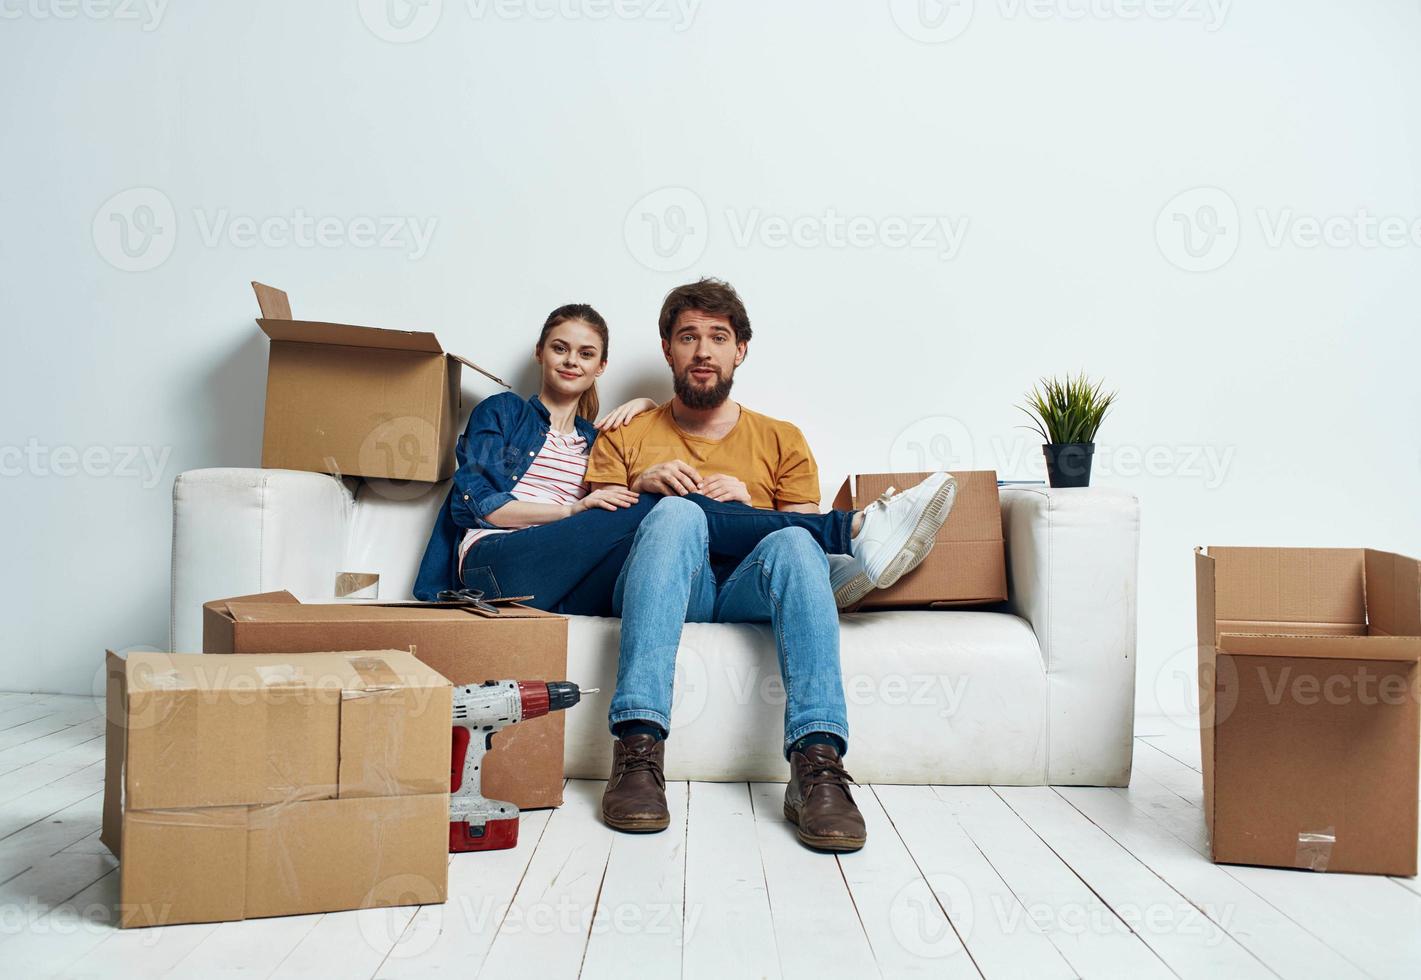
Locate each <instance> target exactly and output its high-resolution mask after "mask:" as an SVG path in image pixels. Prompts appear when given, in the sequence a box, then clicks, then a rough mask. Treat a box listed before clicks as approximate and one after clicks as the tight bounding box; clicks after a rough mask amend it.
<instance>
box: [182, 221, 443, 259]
mask: <svg viewBox="0 0 1421 980" xmlns="http://www.w3.org/2000/svg"><path fill="white" fill-rule="evenodd" d="M192 214H193V220H194V221H195V222H196V223H197V231H198V238H199V240H200V241H201V242H202V244H203V246H204V247H206V248H217V247H218V246H219V245H223V244H227V245H231V246H232V247H234V248H255V247H256V246H258V245H261V246H263V247H265V248H289V247H295V248H343V247H345V246H349V247H351V248H361V249H366V248H379V249H390V250H392V251H400V252H404V253H405V255H406V257H407V258H409V260H410V261H411V262H418V261H419V260H420V259H422V258H424V256H425V254H426V253H428V251H429V244H430V242H431V241H432V240H433V239H434V230H435V228H436V227H438V225H439V219H438V218H436V217H432V216H431V217H429V218H427V219H423V220H421V219H420V218H418V217H415V216H413V215H403V214H396V215H364V214H362V215H356V216H355V217H353V218H343V217H339V216H336V215H323V216H320V217H317V216H315V215H311V214H307V213H306V211H305V210H303V209H302V208H296V209H295V210H294V211H292V212H291V213H290V214H271V215H263V216H260V217H258V216H255V215H249V214H237V215H234V214H232V213H231V212H230V211H229V210H227V209H226V208H218V209H217V210H215V211H208V210H205V209H202V208H195V209H194V210H193V213H192Z"/></svg>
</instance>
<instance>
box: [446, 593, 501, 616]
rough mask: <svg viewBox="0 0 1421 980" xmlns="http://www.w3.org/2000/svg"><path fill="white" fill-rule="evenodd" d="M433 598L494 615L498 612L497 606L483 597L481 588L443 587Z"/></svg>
mask: <svg viewBox="0 0 1421 980" xmlns="http://www.w3.org/2000/svg"><path fill="white" fill-rule="evenodd" d="M435 598H436V599H437V600H438V601H440V602H457V603H459V604H460V605H464V606H473V607H474V608H475V609H482V610H483V611H484V612H488V613H493V614H494V615H497V614H498V607H497V606H495V605H494V604H493V603H491V602H489V601H488V600H487V599H485V598H484V592H483V589H445V590H444V591H443V592H440V593H439V594H438V595H437V596H435Z"/></svg>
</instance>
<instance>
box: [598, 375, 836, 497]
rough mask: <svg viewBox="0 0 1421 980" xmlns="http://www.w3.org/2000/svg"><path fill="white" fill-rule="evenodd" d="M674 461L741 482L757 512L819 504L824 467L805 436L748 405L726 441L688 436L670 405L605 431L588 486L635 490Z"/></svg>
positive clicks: (601, 437) (702, 472)
mask: <svg viewBox="0 0 1421 980" xmlns="http://www.w3.org/2000/svg"><path fill="white" fill-rule="evenodd" d="M673 459H679V460H682V461H684V462H686V463H690V464H691V465H692V466H694V467H695V468H696V471H697V472H699V473H700V474H701V476H702V477H710V476H713V475H715V474H716V473H724V474H726V475H728V476H733V477H735V478H736V479H738V480H740V481H741V482H742V483H744V484H745V486H746V487H747V488H748V489H749V491H750V501H751V503H752V504H753V505H754V506H756V507H763V508H766V509H774V508H775V507H777V506H778V505H780V504H818V503H819V467H818V466H817V465H816V464H815V462H814V454H813V453H811V452H810V451H809V443H808V442H806V441H805V438H804V433H802V432H800V431H799V429H798V428H797V427H796V426H794V425H791V424H790V423H788V422H782V421H780V420H779V419H772V418H770V417H769V416H768V415H761V414H760V413H759V412H752V411H750V409H748V408H746V407H745V406H744V405H742V406H740V418H739V420H737V421H736V423H735V427H734V428H733V429H731V430H730V431H729V432H727V433H726V434H725V435H724V436H723V437H722V438H720V439H703V438H701V437H700V436H693V435H690V434H689V433H687V432H684V431H683V430H682V429H681V427H680V426H678V425H677V424H676V420H675V419H674V418H673V417H672V415H671V403H670V402H669V401H668V402H667V403H666V404H664V405H661V406H660V407H658V408H654V409H652V410H651V411H649V412H646V413H644V414H642V415H638V416H637V417H636V418H634V419H632V420H631V421H630V422H628V423H627V424H626V425H624V426H622V427H621V428H620V429H616V430H614V431H612V432H603V433H601V434H600V435H598V437H597V441H596V442H594V443H593V444H592V458H591V460H590V461H589V462H588V464H587V482H589V483H617V484H624V485H627V486H630V485H631V483H632V481H633V480H635V479H636V478H637V477H638V476H640V475H641V474H642V473H643V472H644V471H645V470H647V469H649V468H651V467H652V466H655V465H656V464H657V463H665V462H669V461H670V460H673Z"/></svg>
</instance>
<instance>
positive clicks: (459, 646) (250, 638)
mask: <svg viewBox="0 0 1421 980" xmlns="http://www.w3.org/2000/svg"><path fill="white" fill-rule="evenodd" d="M500 609H502V612H501V613H500V614H499V616H498V617H497V618H493V617H489V616H486V615H483V614H480V613H479V612H477V611H476V610H474V609H472V608H471V607H467V606H464V607H461V606H449V605H439V604H422V603H383V604H382V603H329V604H316V603H313V604H305V603H301V602H299V601H298V600H297V599H296V597H295V596H293V595H291V593H289V592H270V593H266V594H263V595H256V596H242V597H238V598H234V599H220V600H217V601H215V602H209V603H207V604H206V605H204V606H203V613H202V649H203V650H204V651H205V652H207V653H271V652H285V651H292V650H296V651H303V650H330V649H337V650H362V649H368V648H386V647H389V648H398V649H407V650H410V651H411V652H413V653H414V655H415V656H416V657H418V658H419V659H420V660H422V661H424V662H425V663H426V664H428V665H429V666H431V667H433V668H434V669H435V670H437V671H439V673H440V674H442V675H444V676H445V677H447V678H449V680H450V681H451V682H452V683H453V684H455V685H458V686H462V685H464V684H477V683H480V682H482V681H486V680H500V679H503V678H514V679H517V680H539V681H551V680H566V679H567V620H566V619H565V618H564V617H562V616H557V615H554V614H553V613H548V612H543V611H542V610H540V609H534V608H532V607H531V606H523V605H520V604H517V603H513V604H509V605H506V606H504V605H501V606H500ZM572 710H574V711H578V710H583V709H582V708H581V707H579V708H574V709H572ZM563 725H564V723H563V712H561V711H553V712H549V713H548V714H546V715H544V716H543V717H541V718H532V719H529V720H528V721H524V722H519V723H518V724H517V725H513V726H511V727H509V728H505V729H504V730H503V731H501V732H499V733H498V734H496V735H495V736H494V737H493V748H492V751H490V752H489V753H488V754H487V755H486V756H485V757H484V770H483V783H482V789H483V793H484V795H485V796H489V797H492V798H493V799H497V800H507V801H508V802H510V803H515V804H517V805H518V806H520V807H522V808H524V809H532V808H536V807H547V806H561V805H562V787H563Z"/></svg>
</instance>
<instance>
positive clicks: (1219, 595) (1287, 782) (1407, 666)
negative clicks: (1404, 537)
mask: <svg viewBox="0 0 1421 980" xmlns="http://www.w3.org/2000/svg"><path fill="white" fill-rule="evenodd" d="M1195 571H1196V580H1197V601H1198V606H1197V612H1198V646H1199V696H1200V746H1201V752H1202V761H1203V770H1204V814H1205V819H1206V822H1207V823H1208V826H1209V831H1210V848H1211V854H1212V857H1213V859H1214V860H1215V861H1219V862H1224V863H1231V864H1260V865H1269V866H1276V867H1289V868H1305V869H1310V870H1314V871H1352V872H1367V873H1373V874H1392V875H1414V874H1416V870H1417V794H1418V756H1421V710H1419V709H1418V702H1421V668H1418V663H1421V563H1418V562H1417V561H1416V560H1415V559H1411V558H1406V557H1404V556H1401V555H1396V554H1391V553H1388V552H1382V551H1374V550H1371V549H1360V548H1358V549H1341V548H1338V549H1326V548H1209V549H1207V550H1204V549H1196V551H1195Z"/></svg>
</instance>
